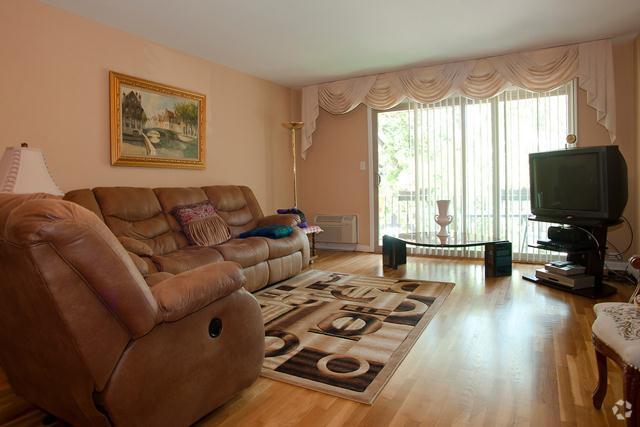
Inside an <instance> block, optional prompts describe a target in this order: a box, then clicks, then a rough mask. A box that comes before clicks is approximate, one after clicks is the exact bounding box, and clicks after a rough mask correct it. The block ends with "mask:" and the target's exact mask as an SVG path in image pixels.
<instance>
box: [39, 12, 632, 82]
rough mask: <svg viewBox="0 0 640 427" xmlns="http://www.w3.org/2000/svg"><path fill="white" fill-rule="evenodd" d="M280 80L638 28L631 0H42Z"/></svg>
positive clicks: (335, 75) (322, 78)
mask: <svg viewBox="0 0 640 427" xmlns="http://www.w3.org/2000/svg"><path fill="white" fill-rule="evenodd" d="M44 2H45V3H48V4H51V5H53V6H56V7H60V8H62V9H66V10H68V11H71V12H73V13H76V14H79V15H82V16H85V17H88V18H92V19H95V20H97V21H100V22H102V23H104V24H107V25H109V26H113V27H116V28H119V29H121V30H124V31H127V32H130V33H134V34H137V35H140V36H142V37H145V38H147V39H150V40H153V41H155V42H158V43H161V44H164V45H167V46H169V47H172V48H175V49H179V50H181V51H184V52H188V53H191V54H193V55H197V56H200V57H202V58H206V59H209V60H211V61H214V62H217V63H220V64H224V65H227V66H229V67H231V68H235V69H237V70H240V71H244V72H246V73H249V74H252V75H254V76H258V77H262V78H264V79H267V80H271V81H274V82H277V83H280V84H283V85H287V86H303V85H306V84H310V83H317V82H326V81H331V80H336V79H341V78H345V77H351V76H357V75H364V74H370V73H373V72H380V71H387V70H391V69H399V68H405V67H408V66H412V65H425V64H434V63H440V62H446V61H452V60H460V59H467V58H474V57H483V56H490V55H497V54H502V53H507V52H513V51H517V50H524V49H530V48H538V47H549V46H555V45H560V44H566V43H574V42H580V41H587V40H595V39H599V38H604V37H610V36H616V35H621V34H627V33H632V32H638V31H639V30H640V1H639V0H527V1H522V0H397V1H392V0H313V1H312V0H253V1H251V0H44Z"/></svg>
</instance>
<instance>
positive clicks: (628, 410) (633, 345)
mask: <svg viewBox="0 0 640 427" xmlns="http://www.w3.org/2000/svg"><path fill="white" fill-rule="evenodd" d="M594 310H595V312H596V316H597V317H596V320H595V322H593V325H592V333H593V334H592V338H593V346H594V348H595V352H596V362H597V365H598V385H597V386H596V389H595V391H594V392H593V406H594V407H596V408H597V409H600V408H601V407H602V402H603V401H604V397H605V395H606V394H607V358H608V359H611V360H612V361H613V362H614V363H616V364H617V365H618V366H619V367H620V368H621V369H622V379H623V388H624V390H623V397H624V399H623V401H624V404H623V406H622V407H619V408H617V409H618V414H617V415H619V417H620V418H621V419H626V421H627V425H628V426H634V427H636V426H640V308H639V307H638V306H636V305H635V304H633V303H622V302H607V303H601V304H596V305H595V306H594Z"/></svg>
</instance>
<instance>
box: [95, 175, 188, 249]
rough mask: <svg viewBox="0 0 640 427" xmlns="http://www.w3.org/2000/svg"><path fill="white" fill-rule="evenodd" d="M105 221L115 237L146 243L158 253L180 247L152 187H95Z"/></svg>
mask: <svg viewBox="0 0 640 427" xmlns="http://www.w3.org/2000/svg"><path fill="white" fill-rule="evenodd" d="M93 193H94V194H95V197H96V200H97V202H98V205H99V206H100V211H101V212H102V216H103V217H104V222H105V223H106V224H107V226H108V227H109V229H111V231H112V232H113V234H115V235H116V237H123V236H124V237H131V238H133V239H136V240H140V241H142V242H144V243H146V244H147V245H148V246H149V247H150V248H151V249H152V250H153V253H154V254H156V255H163V254H166V253H168V252H173V251H175V250H177V249H179V248H180V243H179V241H177V240H176V238H175V234H174V233H173V231H172V230H171V226H170V225H169V222H168V221H167V217H166V215H165V213H164V212H163V210H162V207H161V206H160V202H159V201H158V197H157V196H156V194H155V193H154V192H153V190H152V189H151V188H134V187H99V188H94V189H93Z"/></svg>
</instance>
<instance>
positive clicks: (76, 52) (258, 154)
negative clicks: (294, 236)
mask: <svg viewBox="0 0 640 427" xmlns="http://www.w3.org/2000/svg"><path fill="white" fill-rule="evenodd" d="M0 38H1V39H2V43H1V44H0V58H2V59H1V64H2V65H1V70H0V73H1V74H0V75H1V76H2V78H1V79H0V95H1V96H0V117H1V118H2V119H1V122H2V137H1V138H0V149H2V150H4V147H5V146H10V145H11V146H15V145H19V143H20V142H23V141H25V142H28V143H29V144H30V145H31V146H34V147H41V148H42V149H44V151H45V154H46V157H47V161H48V164H49V167H50V170H51V172H52V174H53V175H54V177H55V179H56V181H57V183H58V185H59V186H60V187H61V188H62V189H63V190H71V189H75V188H80V187H93V186H112V185H131V186H200V185H207V184H227V183H229V184H246V185H249V186H250V187H251V188H253V190H254V191H255V193H256V195H257V197H258V200H259V201H260V203H261V205H262V207H263V209H264V210H265V211H272V210H273V209H274V208H276V207H283V206H289V205H291V192H292V183H291V179H290V175H289V174H288V171H289V165H290V162H291V159H290V155H289V151H287V149H288V145H287V141H288V138H287V131H286V130H285V129H283V128H282V127H281V125H280V123H281V122H283V121H288V120H289V119H290V113H291V105H290V103H291V90H290V89H288V88H285V87H282V86H279V85H276V84H274V83H270V82H267V81H264V80H261V79H258V78H255V77H252V76H249V75H246V74H243V73H240V72H238V71H234V70H232V69H229V68H226V67H224V66H221V65H218V64H215V63H212V62H209V61H206V60H203V59H200V58H196V57H193V56H190V55H187V54H184V53H181V52H178V51H175V50H172V49H169V48H167V47H164V46H161V45H158V44H155V43H152V42H149V41H147V40H144V39H142V38H139V37H137V36H134V35H131V34H128V33H124V32H122V31H119V30H115V29H113V28H110V27H107V26H104V25H102V24H99V23H97V22H94V21H91V20H88V19H85V18H82V17H79V16H76V15H72V14H70V13H67V12H64V11H61V10H59V9H55V8H53V7H50V6H46V5H43V4H41V3H39V2H37V1H35V0H3V1H2V2H0ZM109 70H114V71H118V72H121V73H125V74H130V75H133V76H137V77H142V78H145V79H149V80H153V81H157V82H161V83H166V84H170V85H174V86H178V87H181V88H185V89H190V90H193V91H196V92H200V93H204V94H205V95H206V96H207V131H206V139H207V158H206V160H207V168H206V170H202V171H194V170H177V169H152V168H129V167H114V166H111V165H110V151H109V101H108V89H109V84H108V72H109Z"/></svg>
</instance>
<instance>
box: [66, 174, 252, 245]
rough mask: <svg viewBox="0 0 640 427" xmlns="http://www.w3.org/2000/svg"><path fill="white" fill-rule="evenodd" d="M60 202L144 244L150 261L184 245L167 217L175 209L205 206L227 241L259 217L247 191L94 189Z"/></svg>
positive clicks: (74, 193) (220, 187)
mask: <svg viewBox="0 0 640 427" xmlns="http://www.w3.org/2000/svg"><path fill="white" fill-rule="evenodd" d="M65 199H66V200H69V201H73V202H75V203H78V204H80V205H82V206H83V207H85V208H87V209H89V210H91V211H93V212H94V213H96V215H98V216H99V217H101V218H103V220H104V222H105V223H106V224H107V226H108V227H109V228H110V229H111V231H112V232H113V234H115V235H116V236H117V237H122V236H126V237H131V238H134V239H137V240H141V241H143V242H145V243H146V244H147V245H149V246H150V247H151V249H153V252H154V254H155V255H164V254H166V253H169V252H173V251H175V250H177V249H181V248H183V247H185V246H187V245H188V244H189V243H188V241H187V238H186V237H185V235H184V233H183V232H182V230H181V229H180V226H179V224H178V223H177V221H176V220H175V218H174V216H173V215H172V213H171V211H172V210H173V209H174V208H175V207H176V206H183V205H190V204H193V203H199V202H202V201H205V200H210V201H211V203H212V204H213V206H214V207H215V208H216V210H217V211H218V213H219V214H220V216H221V217H222V218H223V219H224V220H225V221H226V222H227V224H228V225H229V229H230V230H231V236H232V237H237V236H238V235H239V234H240V233H242V232H244V231H248V230H251V229H253V228H255V227H256V226H257V224H258V220H259V219H260V218H262V217H263V216H264V215H263V213H262V209H260V205H259V204H258V201H257V200H256V197H255V195H254V194H253V191H251V189H250V188H249V187H246V186H237V185H212V186H208V187H202V188H197V187H171V188H156V189H150V188H134V187H99V188H94V189H93V190H88V189H82V190H74V191H70V192H69V193H67V194H66V195H65Z"/></svg>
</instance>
